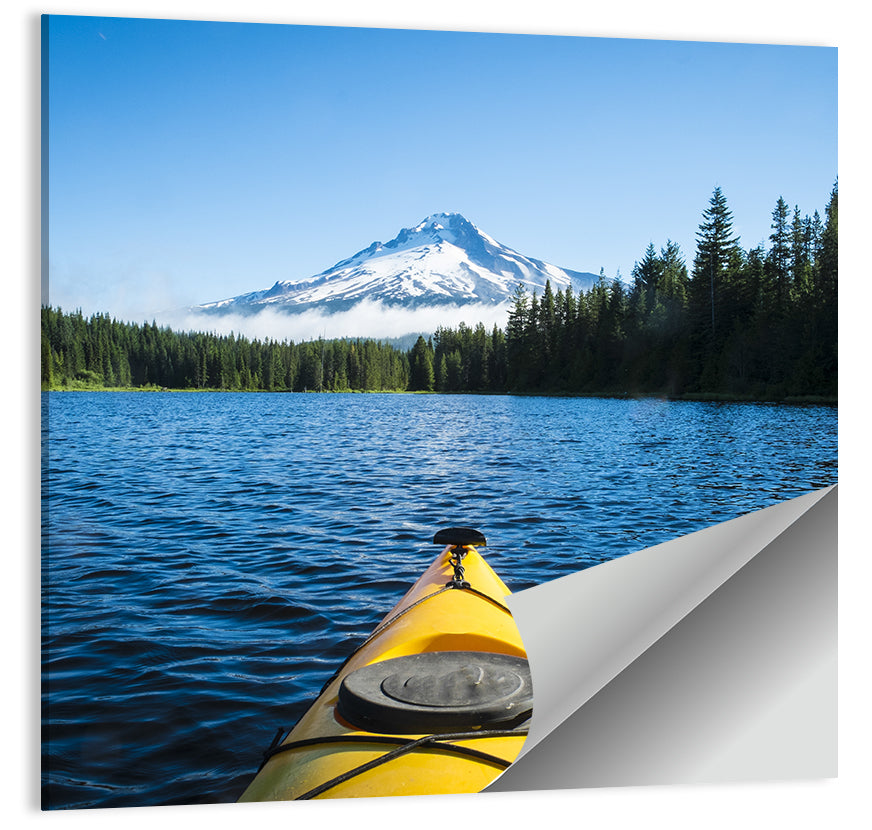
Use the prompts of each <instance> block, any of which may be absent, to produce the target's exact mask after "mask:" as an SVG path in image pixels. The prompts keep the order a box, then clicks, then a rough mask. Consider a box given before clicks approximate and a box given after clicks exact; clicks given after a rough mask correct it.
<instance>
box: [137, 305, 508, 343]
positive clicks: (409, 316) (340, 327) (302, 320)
mask: <svg viewBox="0 0 872 830" xmlns="http://www.w3.org/2000/svg"><path fill="white" fill-rule="evenodd" d="M508 312H509V307H508V305H507V304H503V305H497V306H494V305H485V304H476V305H464V306H435V307H429V308H417V309H407V308H400V307H397V306H386V305H383V304H382V303H380V302H373V301H370V300H363V301H361V302H360V303H358V304H357V305H356V306H354V307H353V308H351V309H349V310H348V311H339V312H336V313H334V314H326V313H324V312H323V311H318V310H311V311H304V312H301V313H298V314H287V313H282V312H280V311H276V310H274V309H264V310H263V311H260V312H258V313H257V314H251V315H243V314H220V315H219V314H204V313H202V312H195V311H190V310H184V311H177V312H164V313H162V314H159V315H155V317H154V319H155V321H156V322H157V323H158V324H159V325H164V326H169V327H171V328H172V329H174V330H175V331H205V332H214V333H215V334H219V335H227V334H230V333H231V332H233V333H234V334H239V335H243V336H245V337H247V338H249V339H251V340H254V339H258V340H267V339H269V340H278V341H282V340H293V341H295V342H300V341H303V340H316V339H317V338H319V337H324V338H326V339H328V340H330V339H334V338H340V337H363V338H372V339H376V340H378V339H393V338H399V337H403V336H405V335H408V334H413V333H419V332H424V333H433V332H435V331H436V329H437V328H438V327H439V326H443V327H446V328H457V326H459V325H460V323H466V325H468V326H470V327H471V328H472V327H475V326H476V325H477V324H478V323H483V324H484V325H485V328H487V329H488V330H489V331H490V329H492V328H493V327H494V325H496V326H498V327H500V328H503V327H505V325H506V320H507V318H508Z"/></svg>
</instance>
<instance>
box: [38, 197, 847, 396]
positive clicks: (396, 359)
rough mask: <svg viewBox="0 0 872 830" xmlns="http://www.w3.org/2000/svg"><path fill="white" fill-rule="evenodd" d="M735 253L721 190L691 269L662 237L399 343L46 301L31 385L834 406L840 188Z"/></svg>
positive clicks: (785, 215) (787, 212) (779, 218)
mask: <svg viewBox="0 0 872 830" xmlns="http://www.w3.org/2000/svg"><path fill="white" fill-rule="evenodd" d="M771 230H772V233H771V234H770V236H769V239H768V244H763V243H761V244H759V245H758V246H756V247H754V248H751V249H748V250H746V249H743V248H742V247H741V245H740V241H739V239H738V237H736V236H734V234H733V230H732V213H731V211H730V209H729V207H728V205H727V201H726V198H725V196H724V194H723V192H722V191H721V189H720V188H715V190H714V192H713V194H712V197H711V200H710V202H709V205H708V207H707V208H706V210H705V211H704V212H703V217H702V222H701V223H700V225H699V228H698V231H697V235H696V239H697V246H696V251H695V253H694V257H693V260H692V262H691V263H690V265H689V266H688V264H687V262H686V261H685V258H684V255H683V253H682V251H681V250H680V249H679V247H678V246H677V245H676V244H675V243H673V242H672V241H671V240H667V241H666V243H665V245H663V247H661V248H660V249H659V251H658V250H657V248H655V246H654V244H653V243H652V244H650V245H649V246H648V248H647V250H646V251H645V253H644V256H643V257H642V259H641V260H640V261H638V262H637V263H636V264H635V266H634V268H633V271H632V275H631V280H630V282H629V284H627V283H625V282H624V281H623V280H622V279H621V278H620V275H617V276H615V277H613V278H611V279H610V278H607V277H606V275H605V274H604V273H602V272H601V273H600V278H599V280H598V282H597V283H596V284H595V285H594V286H593V287H592V288H591V289H590V290H588V291H581V292H578V293H577V294H576V293H575V292H573V291H572V290H571V289H568V288H567V289H566V290H563V289H558V290H557V291H553V290H552V286H551V285H550V284H546V286H545V289H544V291H543V293H542V295H541V296H538V295H537V294H536V293H535V292H533V293H530V292H528V290H527V289H526V288H525V287H524V286H523V285H519V286H518V288H517V290H516V291H515V294H514V297H513V298H512V303H511V308H510V311H509V316H508V322H507V325H506V326H505V328H500V327H498V326H494V327H493V328H491V329H488V328H486V327H485V326H484V325H483V324H481V323H479V324H477V325H475V326H469V325H466V324H464V323H461V324H460V325H459V326H456V327H445V326H440V327H438V328H437V329H436V331H435V333H434V334H433V335H431V336H428V337H425V336H423V335H422V336H420V337H418V339H417V342H416V343H415V344H414V345H413V346H412V347H411V348H410V349H403V348H401V347H399V346H397V345H395V344H392V343H390V342H385V341H382V340H375V339H365V338H337V339H331V340H326V339H323V338H321V339H318V340H310V341H304V342H300V343H294V342H293V341H288V340H285V341H281V342H278V341H275V340H270V339H265V340H260V339H249V338H247V337H243V336H239V335H234V334H230V335H218V334H210V333H205V332H176V331H173V330H171V329H170V328H168V327H161V326H158V325H156V324H155V323H154V322H152V323H143V324H134V323H128V322H121V321H118V320H116V319H113V318H110V317H109V316H108V315H104V314H95V315H92V316H90V317H88V318H86V317H84V316H83V315H82V313H81V312H80V311H75V312H65V311H63V310H62V309H60V308H54V307H51V306H43V308H42V331H41V337H42V350H41V357H42V359H41V383H42V388H43V389H49V390H63V389H69V390H73V389H171V390H225V391H266V392H291V391H293V392H303V391H336V392H347V391H369V392H376V391H410V392H446V393H449V392H471V393H503V394H504V393H513V394H544V395H662V396H666V397H676V398H681V397H684V398H706V397H708V398H724V399H740V400H741V399H749V400H823V401H835V400H836V398H837V392H838V354H837V339H838V338H837V322H838V320H837V306H838V296H837V295H838V186H837V185H834V187H833V189H832V191H831V193H830V197H829V201H828V203H827V205H826V208H825V211H824V215H823V216H821V215H820V214H819V213H818V211H815V212H814V213H813V214H812V215H811V216H809V215H805V216H803V215H802V214H801V213H800V210H799V208H798V207H795V208H793V209H792V210H791V209H790V208H789V207H788V205H787V203H786V202H785V201H784V200H783V199H782V198H779V199H778V201H777V203H776V206H775V209H774V210H773V212H772V224H771Z"/></svg>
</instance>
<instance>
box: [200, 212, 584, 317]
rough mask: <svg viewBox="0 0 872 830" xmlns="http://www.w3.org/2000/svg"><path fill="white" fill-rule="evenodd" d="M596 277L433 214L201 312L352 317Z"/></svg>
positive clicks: (496, 300) (495, 301)
mask: <svg viewBox="0 0 872 830" xmlns="http://www.w3.org/2000/svg"><path fill="white" fill-rule="evenodd" d="M597 279H598V277H597V276H596V275H595V274H592V273H590V272H584V271H574V270H570V269H567V268H560V267H558V266H556V265H551V264H550V263H547V262H544V261H543V260H539V259H535V258H532V257H527V256H524V255H523V254H520V253H518V252H517V251H515V250H513V249H512V248H509V247H507V246H505V245H503V244H501V243H499V242H497V241H496V240H495V239H494V238H493V237H491V236H489V235H488V234H486V233H485V232H483V231H481V230H480V229H479V228H478V227H476V226H475V225H474V224H473V223H472V222H470V221H469V220H468V219H466V218H465V217H464V216H462V215H461V214H460V213H454V212H451V213H434V214H431V215H430V216H428V217H426V218H425V219H424V220H422V221H421V222H419V223H418V224H417V225H414V226H412V227H409V228H403V229H402V230H401V231H400V232H399V233H398V234H397V235H396V236H395V237H394V238H393V239H391V240H390V241H388V242H380V241H375V242H372V243H371V244H370V245H368V246H367V247H366V248H363V249H361V250H360V251H358V252H357V253H355V254H353V255H352V256H350V257H347V258H345V259H342V260H340V261H339V262H337V263H336V264H335V265H333V266H332V267H330V268H328V269H326V270H325V271H322V272H321V273H319V274H315V275H314V276H311V277H308V278H304V279H300V280H279V281H277V282H276V283H275V284H274V285H272V286H271V287H270V288H268V289H263V290H260V291H252V292H248V293H246V294H240V295H237V296H236V297H231V298H229V299H226V300H219V301H217V302H211V303H204V304H202V305H199V306H195V310H196V311H206V312H215V313H227V312H236V313H239V312H242V313H256V312H257V311H259V310H261V309H265V308H272V309H274V310H276V311H282V312H286V313H295V312H302V311H306V310H309V309H314V308H317V309H320V310H322V311H325V312H336V311H346V310H349V309H350V308H353V307H354V306H356V305H357V304H359V303H361V302H363V301H370V302H380V303H382V304H384V305H388V306H400V307H406V308H421V307H422V306H423V307H428V306H435V307H438V306H446V305H453V306H463V305H470V304H477V303H480V304H485V305H493V306H497V305H501V304H505V303H508V302H509V300H510V299H511V297H512V295H513V294H514V291H515V289H516V288H517V286H518V283H524V285H525V286H526V287H527V289H528V290H529V291H530V292H532V291H537V293H539V294H541V293H542V291H543V290H544V287H545V283H546V281H549V280H550V282H551V286H552V289H553V290H555V291H556V290H557V289H563V290H565V289H566V288H567V287H571V288H572V289H573V291H579V290H588V289H589V288H590V287H591V286H592V285H593V284H594V283H595V282H596V280H597Z"/></svg>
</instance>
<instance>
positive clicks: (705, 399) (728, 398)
mask: <svg viewBox="0 0 872 830" xmlns="http://www.w3.org/2000/svg"><path fill="white" fill-rule="evenodd" d="M40 392H61V393H65V392H74V393H75V392H109V393H112V392H137V393H160V392H163V393H172V394H176V393H181V394H233V395H264V394H266V395H445V396H454V395H476V396H495V395H505V396H506V397H513V398H608V399H614V400H659V401H670V402H676V403H681V402H696V403H757V404H761V403H766V404H784V405H790V406H835V407H838V404H839V399H838V397H833V396H830V395H786V396H783V397H775V396H771V397H765V396H764V397H761V396H756V395H738V394H736V395H731V394H729V393H724V392H687V393H685V394H683V395H665V394H658V393H656V392H511V391H505V392H438V391H432V392H429V391H420V390H408V389H343V390H328V389H325V390H321V391H317V390H314V389H311V390H304V391H295V390H292V389H277V390H272V391H269V390H266V389H197V388H184V389H171V388H169V387H159V386H131V387H121V386H84V385H83V386H75V387H72V386H67V387H50V388H42V389H41V390H40Z"/></svg>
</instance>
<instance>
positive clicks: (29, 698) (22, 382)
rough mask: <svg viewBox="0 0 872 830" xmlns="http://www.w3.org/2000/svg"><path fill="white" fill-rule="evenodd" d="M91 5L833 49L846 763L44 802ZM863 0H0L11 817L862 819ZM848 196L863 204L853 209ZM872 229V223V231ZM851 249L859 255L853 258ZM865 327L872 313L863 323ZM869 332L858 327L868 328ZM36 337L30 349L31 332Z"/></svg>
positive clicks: (763, 822)
mask: <svg viewBox="0 0 872 830" xmlns="http://www.w3.org/2000/svg"><path fill="white" fill-rule="evenodd" d="M42 13H54V14H94V15H119V16H142V17H176V18H180V17H181V18H188V19H204V20H205V19H208V20H246V21H261V22H274V23H309V24H328V25H362V26H388V27H401V28H439V29H458V30H478V31H499V32H539V33H554V34H564V35H573V34H576V35H593V36H606V37H608V36H613V37H648V38H670V39H692V40H730V41H744V42H755V43H797V44H807V45H822V46H838V47H839V49H840V56H839V58H840V100H841V103H840V165H839V166H840V183H839V185H840V186H839V190H840V197H841V198H840V201H841V202H842V233H841V238H840V249H841V253H842V264H843V265H842V275H843V277H842V286H841V288H842V292H841V297H842V305H841V309H842V317H841V319H840V332H841V340H842V348H841V364H842V365H841V377H842V384H841V385H842V390H841V396H840V398H841V399H840V413H839V414H840V431H841V439H842V440H841V447H840V482H839V483H840V485H841V486H840V496H841V510H840V516H841V521H840V774H839V778H838V779H837V780H833V781H817V782H797V783H787V784H753V785H735V786H733V785H730V786H726V785H725V786H716V787H713V786H698V787H652V788H631V789H623V788H622V789H604V790H583V791H582V790H577V791H548V792H541V793H518V794H497V795H479V796H456V797H449V798H414V799H373V800H368V801H355V802H350V801H349V802H345V801H333V802H320V803H317V804H316V803H296V804H279V805H246V806H244V807H243V806H241V805H240V806H236V805H233V806H225V805H216V806H210V807H186V808H138V809H127V810H99V811H79V812H69V813H66V812H55V813H48V814H43V813H40V811H39V637H38V624H39V593H38V591H39V582H38V579H39V572H38V567H39V536H38V529H39V502H38V488H39V475H38V474H39V395H38V382H37V380H36V378H37V377H38V367H39V316H38V307H39V188H38V175H39V15H40V14H42ZM866 16H867V15H866V12H865V11H864V10H863V6H862V4H858V3H854V2H851V1H850V0H835V2H830V3H826V4H820V3H819V2H806V0H797V1H796V2H790V3H788V2H765V3H761V2H759V0H736V2H733V3H731V4H729V5H728V6H723V5H715V6H711V7H703V5H702V4H698V3H697V2H690V1H687V2H679V0H663V2H660V3H657V4H648V3H644V2H641V1H639V2H624V0H613V2H611V3H609V4H607V5H606V4H599V3H597V4H593V3H591V4H587V3H569V2H565V0H559V1H557V2H555V0H537V2H535V3H531V4H529V5H526V4H525V5H521V4H510V3H497V2H493V0H442V2H439V3H433V4H416V3H410V2H408V0H397V1H396V2H388V1H387V0H370V2H368V3H366V4H355V3H353V2H351V0H343V1H342V2H333V1H331V0H321V2H319V3H317V4H316V3H312V2H309V1H308V0H307V2H298V1H297V0H290V1H289V2H278V0H247V2H245V3H242V2H238V0H236V1H234V0H226V1H224V0H212V2H192V0H177V2H174V3H169V2H128V3H125V2H78V3H76V2H65V0H57V2H54V3H50V4H42V5H40V4H37V3H35V2H29V0H20V1H19V0H11V2H8V3H6V4H4V7H3V26H2V33H3V42H2V49H0V56H2V61H3V72H2V78H3V107H2V109H3V115H4V118H3V122H4V129H3V139H2V140H3V142H4V150H5V152H4V154H3V163H4V170H3V178H2V181H3V184H4V207H3V210H4V215H3V220H4V221H3V223H2V227H3V243H4V244H3V253H4V263H3V264H4V266H5V268H4V280H3V290H4V292H9V293H10V294H11V298H12V302H11V303H10V304H9V309H8V312H9V313H10V314H11V316H12V319H13V326H12V337H11V338H10V339H9V340H7V342H6V361H5V363H4V370H5V371H6V372H8V373H11V375H12V382H11V383H9V382H7V383H6V384H5V386H4V391H5V394H4V413H5V426H6V429H5V430H4V435H3V442H4V443H3V450H4V451H3V455H2V458H3V460H4V462H5V465H6V468H7V471H6V479H5V482H4V499H3V510H4V519H5V521H4V523H3V525H2V526H3V527H4V529H5V530H6V533H5V539H6V546H5V550H4V551H3V555H4V564H5V565H6V568H7V579H6V580H5V581H6V596H5V597H4V600H5V602H4V619H5V624H6V637H5V641H6V643H7V644H8V652H9V653H10V657H11V659H10V660H8V661H7V662H6V663H5V665H4V666H3V668H4V674H5V676H6V682H5V683H4V691H3V695H4V697H3V700H4V703H5V708H6V717H5V719H4V721H5V727H6V728H5V729H4V737H5V752H4V760H3V772H4V780H5V782H6V787H5V790H6V803H5V805H4V809H3V813H4V814H5V815H7V816H9V817H10V818H11V820H12V824H10V825H9V826H29V825H30V824H31V823H35V822H48V823H52V824H55V825H58V824H59V823H60V824H62V825H63V826H64V827H67V826H70V827H102V826H108V825H109V824H110V823H111V824H116V823H119V822H120V823H121V824H122V825H123V826H131V827H139V826H142V827H145V826H152V825H153V824H154V823H155V822H160V823H161V824H164V825H168V826H170V827H176V826H179V827H181V826H184V825H183V822H185V823H186V824H189V823H190V822H195V823H202V824H205V823H207V822H208V823H209V824H210V825H213V826H216V827H225V826H227V827H230V826H235V825H237V824H238V823H254V822H257V823H264V822H277V821H279V822H286V821H287V822H292V823H293V824H295V825H297V826H305V825H310V826H322V827H324V826H326V827H332V826H340V825H346V824H348V825H350V826H351V825H353V826H356V827H373V828H375V827H378V828H387V827H390V826H391V825H393V824H394V823H397V824H402V825H404V826H406V827H408V826H414V827H424V828H427V827H439V826H442V825H443V824H445V823H448V824H450V825H452V826H460V827H474V826H477V827H481V826H495V827H496V826H508V827H527V826H534V827H538V828H541V827H542V826H563V825H571V826H588V827H625V826H626V827H636V826H644V827H652V826H653V827H659V826H668V827H670V828H676V827H698V826H706V827H709V828H712V827H725V828H726V827H736V826H742V827H749V828H753V827H768V826H781V827H784V826H789V827H816V828H817V827H823V826H826V827H840V828H841V827H854V826H861V825H862V824H863V823H864V821H866V820H868V815H869V811H868V806H867V804H866V803H865V800H861V799H863V796H864V795H865V794H866V791H867V789H868V775H869V773H870V766H872V765H870V762H869V760H868V748H869V742H870V737H872V735H870V729H869V715H868V702H866V701H864V700H863V695H862V689H863V687H865V686H866V685H867V682H868V670H867V669H866V666H865V665H864V663H866V662H867V661H868V632H869V615H868V611H867V608H866V606H865V593H866V586H867V585H868V583H869V564H868V561H869V556H870V553H869V544H868V541H867V540H866V539H865V534H864V533H863V531H864V528H863V526H862V523H863V519H864V518H865V515H864V514H865V513H866V511H867V507H866V504H865V498H864V497H865V496H866V492H867V488H866V477H865V475H864V473H865V469H866V466H865V465H866V461H867V460H868V449H867V448H868V443H869V439H868V438H867V437H866V432H867V431H868V430H867V429H866V428H865V423H864V422H865V418H864V412H863V404H864V403H865V398H866V396H867V394H868V390H869V380H870V371H869V368H868V363H867V362H866V361H865V359H864V355H867V354H868V352H869V348H868V344H867V343H866V340H865V338H864V337H863V335H864V333H865V332H864V331H863V325H864V323H865V322H866V321H865V319H863V318H860V317H859V314H861V313H862V314H863V315H864V317H866V316H868V314H869V311H870V309H872V302H870V297H869V286H868V283H869V280H870V276H869V268H868V267H862V268H860V267H859V263H860V261H861V260H860V246H861V245H862V244H863V242H865V241H866V239H865V238H864V235H863V234H862V233H861V232H860V231H859V230H858V228H859V223H860V222H864V223H866V222H868V221H869V213H868V210H867V209H866V207H867V205H866V199H867V198H868V194H869V193H870V192H872V189H870V188H869V186H868V185H869V181H868V163H867V162H866V160H865V158H863V156H864V155H865V154H866V152H867V149H866V148H867V146H868V131H867V127H868V116H867V114H866V113H865V112H864V111H863V110H864V109H868V107H867V103H868V88H869V81H870V66H869V54H868V52H869V50H868V44H867V42H866V41H867V35H868V26H867V25H866ZM852 213H853V218H852ZM866 237H868V233H867V234H866ZM852 265H856V266H858V267H857V268H856V269H852V268H851V266H852ZM866 331H868V324H866ZM861 338H862V339H861ZM22 343H25V344H26V346H25V347H24V348H21V344H22Z"/></svg>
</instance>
